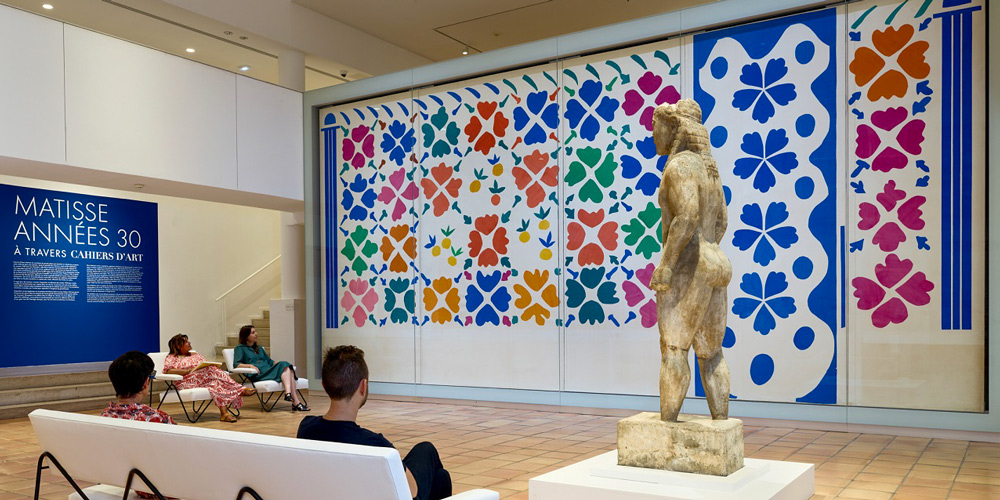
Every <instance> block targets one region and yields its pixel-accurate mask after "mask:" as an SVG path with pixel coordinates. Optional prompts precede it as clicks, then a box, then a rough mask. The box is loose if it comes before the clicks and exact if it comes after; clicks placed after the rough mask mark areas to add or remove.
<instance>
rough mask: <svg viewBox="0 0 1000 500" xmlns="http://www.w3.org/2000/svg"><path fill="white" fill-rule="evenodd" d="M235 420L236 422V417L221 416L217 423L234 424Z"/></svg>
mask: <svg viewBox="0 0 1000 500" xmlns="http://www.w3.org/2000/svg"><path fill="white" fill-rule="evenodd" d="M236 420H237V418H236V417H234V416H232V415H230V414H228V413H227V414H225V415H223V416H221V417H219V421H220V422H235V421H236Z"/></svg>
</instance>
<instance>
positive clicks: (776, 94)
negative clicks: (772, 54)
mask: <svg viewBox="0 0 1000 500" xmlns="http://www.w3.org/2000/svg"><path fill="white" fill-rule="evenodd" d="M787 74H788V66H787V65H786V64H785V59H784V58H781V57H779V58H777V59H771V60H770V61H768V62H767V66H766V68H765V69H764V71H763V73H762V72H761V70H760V64H759V63H756V62H752V63H750V64H747V65H746V66H743V73H742V74H741V75H740V82H742V83H743V84H744V85H746V86H748V87H750V88H747V89H742V90H738V91H736V93H735V94H733V106H734V107H736V108H739V110H740V111H746V110H748V109H750V107H751V106H753V112H752V113H751V116H752V117H753V119H754V120H757V121H758V122H760V123H767V121H768V120H770V119H771V117H773V116H774V111H775V110H774V104H772V103H771V101H772V100H773V101H774V102H775V103H776V104H778V105H779V106H785V105H787V104H788V103H789V102H791V101H792V100H793V99H795V95H796V94H795V84H794V83H778V82H779V81H780V80H781V79H782V78H784V77H785V75H787Z"/></svg>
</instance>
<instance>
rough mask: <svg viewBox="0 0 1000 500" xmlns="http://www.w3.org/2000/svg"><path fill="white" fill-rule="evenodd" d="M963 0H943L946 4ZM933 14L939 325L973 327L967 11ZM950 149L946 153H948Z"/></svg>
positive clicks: (969, 15) (969, 12) (969, 19)
mask: <svg viewBox="0 0 1000 500" xmlns="http://www.w3.org/2000/svg"><path fill="white" fill-rule="evenodd" d="M968 3H969V1H968V0H959V1H950V2H949V1H946V2H945V5H944V6H945V7H951V6H957V5H965V4H968ZM981 8H982V7H980V6H974V7H969V8H965V9H960V10H953V11H950V12H942V13H939V14H935V15H934V17H935V18H941V21H942V23H941V24H942V47H943V50H942V51H941V54H942V73H943V74H944V75H948V76H950V78H948V77H946V78H944V79H943V80H942V81H943V89H942V90H943V109H942V114H941V130H942V146H943V147H944V152H943V154H942V155H941V156H942V161H943V165H942V169H941V172H942V182H941V219H942V224H941V237H942V253H941V297H942V304H941V328H942V329H945V330H951V329H963V330H969V329H972V236H973V234H972V222H973V221H972V195H973V193H972V134H973V130H972V13H973V12H976V11H978V10H981ZM949 153H950V154H949Z"/></svg>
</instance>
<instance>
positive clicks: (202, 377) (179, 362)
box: [163, 333, 257, 422]
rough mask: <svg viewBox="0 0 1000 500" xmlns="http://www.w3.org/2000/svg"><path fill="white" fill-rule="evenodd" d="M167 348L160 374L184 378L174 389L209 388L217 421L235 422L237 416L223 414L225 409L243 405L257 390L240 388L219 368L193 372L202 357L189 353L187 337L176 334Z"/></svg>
mask: <svg viewBox="0 0 1000 500" xmlns="http://www.w3.org/2000/svg"><path fill="white" fill-rule="evenodd" d="M167 345H168V346H169V347H170V354H168V355H167V357H166V359H165V360H164V361H163V371H165V372H166V373H172V374H175V375H183V376H184V379H183V380H180V381H178V382H177V388H178V389H191V388H194V387H204V388H206V389H208V392H209V393H210V394H211V395H212V402H213V403H215V406H217V407H218V408H219V415H220V417H219V420H221V421H223V422H235V421H236V417H235V416H233V415H231V414H230V413H229V412H228V411H226V407H227V406H232V407H233V408H236V409H239V408H240V407H242V406H243V396H250V395H253V394H256V392H257V391H256V390H255V389H251V388H249V387H243V385H242V384H240V383H239V382H237V381H235V380H233V379H232V378H231V377H230V376H229V374H228V373H226V372H224V371H222V370H221V369H220V368H219V367H218V366H205V367H202V368H200V369H198V370H195V368H197V367H198V365H200V364H201V363H203V362H204V361H205V357H204V356H202V355H201V354H198V353H196V352H191V341H189V340H188V337H187V335H184V334H183V333H178V334H177V335H174V336H173V337H172V338H171V339H170V342H169V343H168V344H167Z"/></svg>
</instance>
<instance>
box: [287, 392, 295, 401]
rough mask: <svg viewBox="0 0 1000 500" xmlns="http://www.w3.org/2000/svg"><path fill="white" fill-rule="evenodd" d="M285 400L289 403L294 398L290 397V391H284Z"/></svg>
mask: <svg viewBox="0 0 1000 500" xmlns="http://www.w3.org/2000/svg"><path fill="white" fill-rule="evenodd" d="M285 401H288V402H289V403H291V402H292V401H295V400H294V399H292V393H290V392H286V393H285Z"/></svg>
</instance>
